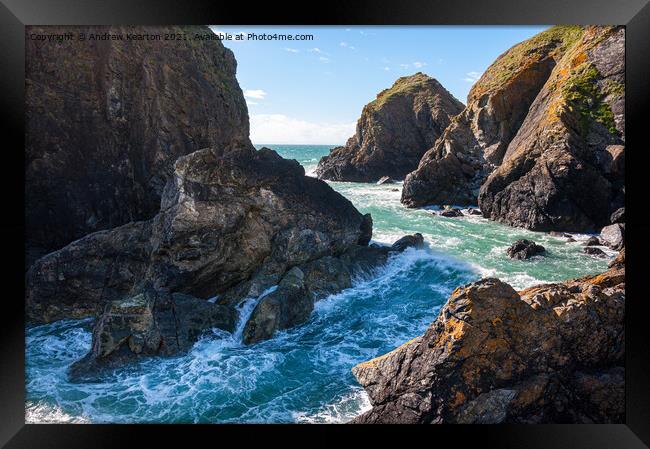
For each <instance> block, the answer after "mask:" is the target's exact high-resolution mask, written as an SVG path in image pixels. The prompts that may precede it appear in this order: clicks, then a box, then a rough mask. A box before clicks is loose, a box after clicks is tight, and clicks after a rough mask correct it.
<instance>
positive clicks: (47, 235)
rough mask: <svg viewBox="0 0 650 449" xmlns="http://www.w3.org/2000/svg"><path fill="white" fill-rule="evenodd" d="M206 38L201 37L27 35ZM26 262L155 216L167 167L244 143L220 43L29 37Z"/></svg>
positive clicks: (231, 73)
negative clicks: (191, 155)
mask: <svg viewBox="0 0 650 449" xmlns="http://www.w3.org/2000/svg"><path fill="white" fill-rule="evenodd" d="M66 31H72V32H74V33H84V34H85V35H86V36H87V37H88V38H89V37H90V35H91V34H97V35H104V33H110V34H114V35H117V34H122V35H124V34H126V33H136V34H137V33H149V34H156V33H160V34H161V35H164V34H174V33H187V34H194V33H206V34H209V33H211V32H210V30H209V29H208V28H207V27H198V26H189V27H146V28H143V27H106V26H84V27H58V26H57V27H53V26H47V27H27V28H26V35H29V34H31V33H36V34H38V33H45V34H47V33H63V32H66ZM25 43H26V58H25V61H26V66H25V78H26V81H25V86H26V115H25V117H26V147H25V152H26V153H25V154H26V161H25V175H26V179H25V181H26V184H25V192H26V210H25V217H26V233H27V244H26V253H27V257H28V261H27V262H28V264H29V263H31V262H32V261H33V260H34V259H35V258H36V257H39V256H40V255H43V254H44V253H46V252H49V251H51V250H55V249H58V248H61V247H62V246H64V245H66V244H67V243H70V242H71V241H73V240H76V239H78V238H80V237H83V236H84V235H86V234H88V233H90V232H94V231H97V230H101V229H108V228H112V227H115V226H119V225H123V224H125V223H128V222H131V221H137V220H146V219H150V218H151V217H153V216H154V215H155V214H156V213H157V212H158V209H159V205H160V197H161V194H162V190H163V188H164V186H165V183H166V181H167V179H168V178H169V176H170V175H171V173H172V170H173V168H172V167H173V163H174V162H175V160H176V159H177V158H178V157H179V156H182V155H186V154H189V153H191V152H194V151H196V150H199V149H201V148H205V147H215V148H228V147H231V146H233V147H242V146H246V145H250V142H249V139H248V131H249V130H248V113H247V108H246V103H245V101H244V98H243V95H242V91H241V89H240V87H239V85H238V83H237V80H236V78H235V70H236V61H235V58H234V56H233V54H232V52H231V51H230V50H228V49H226V48H224V46H223V45H222V44H221V43H220V42H218V41H199V40H194V39H192V40H189V39H188V40H160V41H148V40H136V41H128V40H90V39H88V40H86V41H84V42H80V41H78V40H71V41H61V42H51V41H50V42H43V41H36V40H31V39H26V41H25Z"/></svg>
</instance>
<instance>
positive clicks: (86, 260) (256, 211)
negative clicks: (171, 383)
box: [26, 147, 372, 321]
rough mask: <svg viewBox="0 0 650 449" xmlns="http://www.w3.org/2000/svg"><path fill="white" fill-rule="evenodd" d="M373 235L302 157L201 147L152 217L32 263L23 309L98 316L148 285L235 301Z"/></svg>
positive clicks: (177, 169)
mask: <svg viewBox="0 0 650 449" xmlns="http://www.w3.org/2000/svg"><path fill="white" fill-rule="evenodd" d="M371 234H372V225H371V224H369V216H366V217H364V216H362V215H361V214H360V213H359V212H358V211H357V210H356V209H355V208H354V206H353V205H352V203H350V202H349V201H348V200H346V199H345V198H344V197H342V196H341V195H340V194H338V193H337V192H335V191H334V190H333V189H332V188H330V187H329V186H328V185H327V184H326V183H325V182H323V181H320V180H318V179H314V178H310V177H306V176H305V173H304V169H303V168H302V167H301V166H300V165H299V164H298V162H296V161H290V160H285V159H283V158H281V157H280V156H279V155H278V154H277V153H275V152H274V151H272V150H269V149H267V148H263V149H261V150H259V151H255V150H254V149H252V148H249V147H246V148H243V149H238V150H232V149H230V150H229V151H224V150H217V149H204V150H200V151H196V152H194V153H191V154H189V155H187V156H183V157H181V158H179V159H178V161H177V162H176V163H175V165H174V174H173V176H172V179H170V181H169V182H168V184H167V187H166V188H165V190H164V192H163V195H162V202H161V210H160V212H159V213H158V214H157V215H156V216H155V217H154V218H152V219H151V220H147V221H139V222H132V223H128V224H126V225H123V226H120V227H117V228H114V229H111V230H104V231H98V232H95V233H92V234H90V235H88V236H86V237H83V238H81V239H79V240H77V241H74V242H72V243H70V244H69V245H67V246H65V247H64V248H62V249H60V250H58V251H55V252H53V253H50V254H48V255H46V256H45V257H43V258H41V259H39V260H38V261H36V262H35V263H34V264H33V265H32V267H31V268H30V270H29V271H28V273H27V286H26V287H27V288H26V292H27V298H26V304H27V315H28V317H29V319H30V320H33V321H52V320H56V319H61V318H70V317H82V316H88V315H98V314H99V313H101V311H102V310H103V308H104V306H105V304H107V303H108V302H110V301H115V300H121V299H124V298H126V297H129V296H133V295H136V294H138V293H140V292H142V291H143V289H144V288H145V286H150V287H152V288H154V289H164V290H168V291H170V292H180V293H187V294H190V295H193V296H196V297H199V298H204V299H205V298H210V297H213V296H215V295H217V294H224V296H228V297H230V298H231V301H229V303H230V304H235V303H237V302H238V301H239V300H241V299H242V298H244V297H250V296H257V295H259V294H260V293H261V291H262V290H263V289H266V288H268V287H270V286H272V285H275V284H277V283H278V281H279V280H280V278H281V277H282V275H283V274H284V272H285V271H286V270H287V269H288V268H289V267H291V266H294V265H297V264H300V263H305V262H308V261H310V260H314V259H318V258H320V257H324V256H328V255H336V254H340V253H342V252H344V251H345V250H346V249H348V248H349V247H351V246H354V245H357V244H362V245H366V244H367V243H368V241H369V240H370V235H371ZM251 279H253V280H255V282H251V281H250V280H251ZM242 286H245V287H246V288H242ZM228 290H232V292H229V294H226V292H227V291H228Z"/></svg>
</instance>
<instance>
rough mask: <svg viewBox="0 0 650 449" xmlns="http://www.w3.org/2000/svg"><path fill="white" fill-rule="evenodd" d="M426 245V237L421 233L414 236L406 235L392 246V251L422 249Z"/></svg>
mask: <svg viewBox="0 0 650 449" xmlns="http://www.w3.org/2000/svg"><path fill="white" fill-rule="evenodd" d="M423 244H424V237H422V234H420V233H419V232H416V233H415V234H413V235H405V236H404V237H402V238H401V239H399V240H398V241H396V242H395V243H393V245H392V246H391V250H392V251H404V250H405V249H406V248H409V247H415V248H418V247H421V246H422V245H423Z"/></svg>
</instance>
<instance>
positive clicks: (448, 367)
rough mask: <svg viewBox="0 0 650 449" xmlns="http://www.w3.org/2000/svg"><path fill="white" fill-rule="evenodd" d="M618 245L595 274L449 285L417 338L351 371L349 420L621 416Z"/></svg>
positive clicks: (596, 419)
mask: <svg viewBox="0 0 650 449" xmlns="http://www.w3.org/2000/svg"><path fill="white" fill-rule="evenodd" d="M624 311H625V250H623V251H622V252H621V253H620V254H619V256H618V257H617V258H616V259H615V260H614V261H613V262H612V264H610V269H609V270H608V271H607V272H605V273H602V274H600V275H595V276H585V277H583V278H579V279H575V280H569V281H566V282H563V283H558V284H547V285H539V286H535V287H531V288H528V289H525V290H523V291H520V292H516V291H515V290H513V289H512V287H510V286H509V285H508V284H505V283H503V282H501V281H499V280H498V279H483V280H481V281H478V282H474V283H472V284H468V285H465V286H462V287H459V288H457V289H456V290H455V291H454V292H453V293H452V295H451V296H450V297H449V299H448V301H447V303H446V304H445V306H444V307H443V308H442V310H441V311H440V314H439V315H438V318H437V319H436V320H435V321H434V322H433V323H432V324H431V326H430V327H429V328H428V329H427V331H426V332H425V333H424V335H422V336H421V337H417V338H415V339H414V340H411V341H409V342H408V343H405V344H404V345H402V346H400V347H399V348H397V349H395V350H394V351H392V352H390V353H388V354H385V355H384V356H381V357H378V358H376V359H373V360H370V361H368V362H365V363H362V364H360V365H357V366H355V367H354V368H353V370H352V372H353V374H354V375H355V377H356V378H357V380H358V381H359V383H360V384H361V385H362V386H363V387H364V388H365V390H366V391H367V393H368V394H369V396H370V400H371V402H372V405H373V408H372V409H371V410H370V411H368V412H366V413H364V414H363V415H361V416H359V417H357V418H356V419H355V420H354V421H353V422H357V423H464V424H494V423H621V422H624V420H625V408H624V405H625V401H624V391H625V389H624V385H625V382H624V381H625V376H624V374H625V372H624V368H623V361H624V355H625V328H624Z"/></svg>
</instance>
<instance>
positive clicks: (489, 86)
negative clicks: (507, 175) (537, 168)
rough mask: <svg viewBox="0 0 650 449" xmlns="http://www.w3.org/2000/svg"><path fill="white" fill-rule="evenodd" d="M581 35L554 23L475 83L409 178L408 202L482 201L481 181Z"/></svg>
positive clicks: (414, 204)
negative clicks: (454, 115)
mask: <svg viewBox="0 0 650 449" xmlns="http://www.w3.org/2000/svg"><path fill="white" fill-rule="evenodd" d="M581 34H582V28H581V27H575V26H558V27H553V28H551V29H549V30H547V31H544V32H542V33H540V34H538V35H536V36H534V37H532V38H531V39H528V40H526V41H524V42H521V43H519V44H517V45H515V46H514V47H512V48H511V49H509V50H508V51H506V52H505V53H503V54H502V55H501V56H499V57H498V58H497V59H496V61H495V62H494V63H493V64H492V65H491V66H490V67H489V68H488V69H487V70H486V71H485V73H484V74H483V76H482V77H481V78H480V79H479V80H478V81H477V82H476V84H475V85H474V86H473V87H472V90H471V91H470V93H469V95H468V98H467V107H466V108H465V109H464V110H463V112H462V113H461V114H459V115H458V116H456V117H454V118H453V119H452V121H451V124H450V125H449V127H448V128H447V129H446V130H445V132H444V133H443V135H442V137H441V138H440V139H439V140H438V141H436V142H435V145H433V147H432V148H431V149H429V151H427V152H426V154H425V155H424V156H423V157H422V160H421V161H420V163H419V164H418V167H417V169H416V170H415V171H414V172H412V173H410V174H409V175H408V176H407V177H406V180H405V181H404V188H403V190H402V202H403V203H404V204H406V205H407V206H409V207H419V206H424V205H428V204H465V205H474V204H476V203H477V198H478V192H479V188H480V186H481V184H482V183H483V182H484V180H485V179H486V177H487V176H488V175H489V174H490V173H491V172H492V171H493V170H494V169H495V168H496V167H498V166H499V165H500V164H501V162H502V160H503V157H504V155H505V153H506V149H507V147H508V145H509V144H510V142H511V140H512V139H513V138H514V137H515V135H516V134H517V131H518V130H519V128H520V126H521V124H522V122H523V121H524V119H525V118H526V115H527V114H528V109H529V107H530V106H531V104H532V103H533V101H534V100H535V97H536V96H537V95H538V93H539V92H540V90H541V89H542V87H543V86H544V83H545V82H546V80H547V79H548V77H549V76H550V74H551V72H552V70H553V68H554V67H555V65H556V64H557V62H558V61H559V60H560V59H561V58H562V56H563V55H564V54H565V52H566V51H567V49H568V48H570V47H571V45H573V43H574V42H575V41H576V40H577V39H578V38H579V37H580V35H581Z"/></svg>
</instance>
